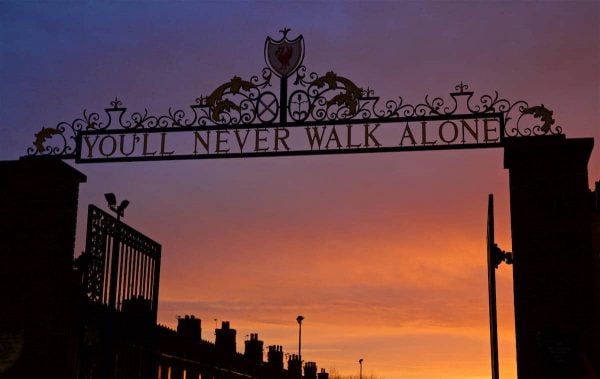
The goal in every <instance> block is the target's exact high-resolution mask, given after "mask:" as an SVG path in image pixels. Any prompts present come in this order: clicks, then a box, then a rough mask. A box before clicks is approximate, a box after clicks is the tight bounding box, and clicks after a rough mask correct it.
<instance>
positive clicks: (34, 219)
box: [0, 158, 86, 379]
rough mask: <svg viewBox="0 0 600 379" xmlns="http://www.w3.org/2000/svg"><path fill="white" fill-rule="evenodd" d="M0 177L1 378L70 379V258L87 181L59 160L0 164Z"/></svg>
mask: <svg viewBox="0 0 600 379" xmlns="http://www.w3.org/2000/svg"><path fill="white" fill-rule="evenodd" d="M0 177H1V178H2V185H0V212H1V213H0V234H1V235H2V247H1V248H0V259H1V260H0V288H2V295H1V296H2V306H1V307H2V310H1V311H0V334H1V335H0V337H2V339H3V341H2V350H3V352H6V353H8V354H9V357H8V362H4V363H5V364H8V365H9V366H8V367H10V366H12V367H11V368H8V370H7V371H5V372H4V373H3V374H2V375H3V378H6V379H12V378H42V377H48V376H49V375H50V373H51V375H52V376H53V377H57V378H73V377H74V376H75V367H76V351H77V337H78V336H77V328H76V327H74V325H76V324H77V323H78V317H77V281H76V280H77V279H76V276H75V273H74V271H73V255H74V244H75V226H76V221H77V205H78V204H77V202H78V195H79V184H80V183H84V182H85V181H86V176H85V175H83V174H82V173H80V172H79V171H77V170H75V169H74V168H72V167H71V166H69V165H67V164H66V163H64V162H62V161H61V160H60V159H56V158H21V159H20V160H18V161H4V162H0ZM5 359H6V358H5Z"/></svg>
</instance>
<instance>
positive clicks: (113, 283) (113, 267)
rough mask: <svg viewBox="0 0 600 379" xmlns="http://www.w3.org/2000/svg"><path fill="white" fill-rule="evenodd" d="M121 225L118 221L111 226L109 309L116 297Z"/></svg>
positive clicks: (113, 304) (113, 305)
mask: <svg viewBox="0 0 600 379" xmlns="http://www.w3.org/2000/svg"><path fill="white" fill-rule="evenodd" d="M120 228H121V225H120V221H119V220H118V219H117V221H116V222H115V223H114V228H113V241H112V242H113V244H112V245H113V247H112V254H111V255H112V256H111V259H110V260H111V262H110V291H109V295H108V306H109V307H110V308H111V309H116V300H117V299H116V297H117V270H118V263H119V231H120Z"/></svg>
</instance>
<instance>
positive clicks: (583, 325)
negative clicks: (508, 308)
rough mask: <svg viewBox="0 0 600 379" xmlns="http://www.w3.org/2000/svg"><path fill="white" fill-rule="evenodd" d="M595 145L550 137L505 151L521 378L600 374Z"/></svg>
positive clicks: (513, 143)
mask: <svg viewBox="0 0 600 379" xmlns="http://www.w3.org/2000/svg"><path fill="white" fill-rule="evenodd" d="M592 146H593V139H591V138H580V139H577V138H576V139H566V138H564V136H548V137H535V138H515V139H511V140H509V141H508V142H507V144H506V147H505V151H504V162H505V167H506V168H508V169H509V179H510V210H511V230H512V244H513V257H514V264H513V280H514V305H515V334H516V343H517V372H518V376H519V379H555V378H556V379H559V378H560V379H562V378H583V377H584V376H585V375H590V371H591V370H592V369H591V365H592V362H594V363H593V364H596V368H595V370H596V372H600V367H598V362H600V348H599V344H600V333H599V330H598V328H599V326H600V322H599V320H600V314H599V313H598V311H599V309H598V303H597V300H596V299H597V294H595V293H594V292H595V289H596V288H598V287H597V281H598V279H597V278H598V276H599V275H600V272H599V271H598V267H599V266H598V256H597V255H596V256H594V253H593V249H592V217H593V212H594V211H593V208H594V207H593V196H592V194H591V193H590V191H589V189H588V174H587V163H588V159H589V157H590V153H591V151H592ZM586 372H587V374H586Z"/></svg>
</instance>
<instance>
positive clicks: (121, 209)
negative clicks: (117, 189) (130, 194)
mask: <svg viewBox="0 0 600 379" xmlns="http://www.w3.org/2000/svg"><path fill="white" fill-rule="evenodd" d="M104 198H105V199H106V201H107V203H108V208H109V209H110V210H111V211H113V212H115V213H116V215H117V222H116V223H115V228H114V234H113V246H112V254H111V265H110V266H111V267H110V291H109V295H108V305H109V307H110V308H112V309H117V270H118V269H119V230H120V228H121V224H120V223H121V217H123V216H124V215H125V208H127V206H128V205H129V200H123V201H121V204H119V206H117V198H116V197H115V194H114V193H105V194H104Z"/></svg>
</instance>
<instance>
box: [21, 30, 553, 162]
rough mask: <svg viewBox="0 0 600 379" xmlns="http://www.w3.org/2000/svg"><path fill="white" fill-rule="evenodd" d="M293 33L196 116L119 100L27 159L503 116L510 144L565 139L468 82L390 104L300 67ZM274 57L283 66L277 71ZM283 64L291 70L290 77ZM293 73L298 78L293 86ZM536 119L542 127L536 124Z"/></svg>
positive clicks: (545, 115) (533, 111)
mask: <svg viewBox="0 0 600 379" xmlns="http://www.w3.org/2000/svg"><path fill="white" fill-rule="evenodd" d="M288 32H289V29H287V28H286V29H283V30H281V33H283V38H282V39H280V40H278V41H273V40H272V39H270V38H268V39H267V42H266V44H265V60H266V61H267V63H268V64H269V65H270V66H271V67H272V68H268V67H265V68H263V69H262V73H261V75H260V76H252V77H251V78H250V79H249V80H244V79H242V78H241V77H239V76H234V77H233V78H232V79H231V80H229V81H228V82H226V83H224V84H222V85H220V86H218V87H217V88H216V89H215V90H213V91H212V92H210V94H209V95H208V96H200V97H198V98H197V99H196V103H195V104H194V105H191V106H190V107H189V110H184V109H175V108H169V109H168V112H167V114H163V115H152V114H149V112H148V110H147V109H144V111H143V112H139V111H137V112H133V113H129V114H128V113H127V111H128V109H127V108H126V107H124V106H123V104H122V102H121V101H120V100H119V99H118V98H115V100H113V101H111V102H110V107H109V108H106V109H105V115H101V114H100V113H97V112H88V111H87V110H84V111H83V115H82V117H80V118H76V119H74V120H73V121H71V122H61V123H59V124H58V125H57V126H56V127H55V128H45V127H43V128H42V129H41V130H40V131H39V132H38V133H37V134H35V140H34V141H33V145H34V146H33V147H30V148H28V149H27V154H28V155H57V156H61V157H63V158H75V157H76V156H77V152H78V149H80V148H81V147H80V146H79V147H78V146H77V143H81V141H80V140H79V142H78V141H77V136H78V135H79V134H80V133H82V132H88V131H103V130H119V129H121V130H140V131H144V130H148V131H150V130H152V131H158V130H164V131H168V130H173V129H182V130H203V129H207V128H213V129H214V128H222V129H227V128H236V127H243V128H248V127H257V128H260V127H266V126H278V127H298V126H315V125H337V124H359V123H372V124H381V123H392V122H408V121H423V120H433V119H435V120H443V119H459V118H460V117H461V116H465V117H468V118H470V119H477V118H481V119H484V118H486V117H488V116H490V115H493V116H494V117H498V115H500V118H501V119H502V120H501V127H502V130H503V135H502V138H504V137H524V136H541V135H552V134H562V128H561V127H560V126H558V125H555V121H554V119H553V117H552V116H553V113H552V111H550V110H549V109H547V108H546V107H545V106H544V105H543V104H542V105H538V106H530V105H529V104H528V103H527V102H525V101H523V100H519V101H516V102H511V101H509V100H507V99H504V98H501V97H500V96H499V94H498V92H497V91H496V92H494V94H493V95H483V96H480V97H478V98H477V97H475V94H474V92H473V91H470V90H469V86H468V85H466V84H464V83H463V82H460V83H459V84H458V85H456V86H455V88H454V92H451V93H449V97H439V96H438V97H430V96H428V95H427V96H425V99H424V101H423V102H421V103H417V104H410V103H407V102H405V100H404V98H402V97H400V96H399V97H397V98H395V99H390V100H385V101H382V100H381V98H380V97H379V96H376V95H375V92H374V91H373V90H372V89H370V88H366V89H364V88H361V87H359V86H358V85H356V84H355V83H354V82H353V81H351V80H350V79H348V78H346V77H344V76H341V75H338V74H336V73H335V72H333V71H329V72H327V73H326V74H325V75H323V76H319V75H318V74H317V73H315V72H311V73H308V71H307V68H306V67H305V66H301V65H300V64H301V62H302V58H303V55H304V45H303V40H302V36H299V37H297V38H296V39H294V40H292V41H290V40H288V39H287V34H288ZM288 47H289V48H290V49H292V50H293V49H296V50H297V49H300V48H301V54H300V55H298V54H299V52H298V51H296V53H295V54H297V56H296V58H294V59H296V60H295V61H293V62H292V61H288V60H287V59H288V58H287V57H285V59H284V57H282V58H281V59H279V58H277V56H276V55H277V51H278V50H277V49H278V48H282V49H283V50H280V51H279V52H280V53H282V52H283V51H284V50H286V49H287V48H288ZM286 51H287V50H286ZM274 57H275V58H274ZM274 59H276V60H278V63H277V62H276V63H277V64H279V65H280V66H278V67H275V66H276V65H277V64H274V61H273V60H274ZM290 59H291V58H290ZM281 66H286V67H288V68H289V67H291V68H289V71H286V70H287V69H285V67H284V68H282V67H281ZM275 69H277V71H275ZM274 73H275V74H276V76H279V77H280V91H279V96H278V95H276V93H275V92H273V91H272V78H273V74H274ZM291 74H295V77H294V78H293V79H294V80H293V82H291V84H288V76H289V75H291ZM288 93H289V96H288ZM535 119H539V120H540V121H541V124H536V121H534V120H535Z"/></svg>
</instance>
